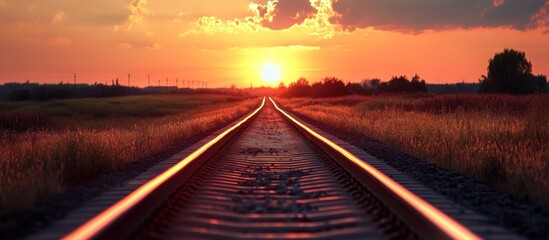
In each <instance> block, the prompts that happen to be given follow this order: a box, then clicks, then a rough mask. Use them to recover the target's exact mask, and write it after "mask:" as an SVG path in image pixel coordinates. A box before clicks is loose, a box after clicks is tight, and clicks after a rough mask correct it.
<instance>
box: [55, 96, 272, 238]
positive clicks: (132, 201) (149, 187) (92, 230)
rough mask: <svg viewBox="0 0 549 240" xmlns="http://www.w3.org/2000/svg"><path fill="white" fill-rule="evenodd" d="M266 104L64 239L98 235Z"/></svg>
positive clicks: (263, 102) (262, 104)
mask: <svg viewBox="0 0 549 240" xmlns="http://www.w3.org/2000/svg"><path fill="white" fill-rule="evenodd" d="M264 105H265V98H263V100H262V102H261V105H260V106H259V107H258V108H257V109H256V110H255V111H254V112H253V113H251V114H250V115H248V116H247V117H246V118H244V119H243V120H242V121H240V122H238V123H237V124H236V125H234V126H232V127H231V128H229V129H228V130H226V131H225V132H223V133H221V134H220V135H219V136H217V137H216V138H214V139H213V140H211V141H209V142H208V143H206V144H205V145H203V146H202V147H200V148H199V149H198V150H196V151H194V152H193V153H191V154H190V155H189V156H187V157H186V158H184V159H183V160H181V161H180V162H179V163H177V164H176V165H174V166H173V167H171V168H170V169H168V170H166V171H165V172H164V173H162V174H161V175H159V176H157V177H155V178H154V179H152V180H151V181H149V182H147V183H145V184H144V185H143V186H141V187H139V188H138V189H137V190H135V191H133V192H132V193H131V194H130V195H128V196H126V197H124V198H123V199H122V200H120V201H118V202H117V203H116V204H114V205H112V206H111V207H109V208H107V209H106V210H104V211H103V212H101V213H100V214H98V215H97V216H95V217H94V218H92V219H91V220H89V221H87V222H86V223H84V224H83V225H81V226H80V227H78V228H77V229H76V230H74V231H73V232H71V233H69V234H68V235H66V236H64V237H63V239H78V240H81V239H91V238H94V237H97V235H98V234H100V233H101V232H102V231H103V230H105V229H106V228H108V226H109V225H110V224H112V223H114V222H115V221H116V220H117V219H118V218H119V217H121V216H122V215H124V214H125V213H126V212H127V211H128V210H130V209H131V208H132V207H134V206H135V205H137V204H138V203H139V202H140V201H141V200H143V199H144V198H146V197H147V196H148V195H149V194H150V193H152V192H153V191H154V190H156V189H157V188H158V187H159V186H161V185H162V184H163V183H164V182H166V181H167V180H168V179H170V178H171V177H173V176H174V175H176V174H177V173H178V172H179V171H181V170H182V169H183V168H185V166H187V165H188V164H189V163H191V162H192V161H193V160H195V159H196V158H198V157H199V156H200V155H201V154H203V153H204V152H206V151H208V150H209V149H210V147H211V146H213V145H214V144H215V143H217V142H219V141H220V140H221V139H222V138H224V137H225V136H226V135H227V134H229V133H231V132H232V131H234V130H235V129H237V128H238V127H240V126H241V125H242V124H244V123H245V122H246V121H248V120H249V119H250V118H252V117H253V116H254V115H255V114H257V113H258V112H259V110H261V108H263V106H264Z"/></svg>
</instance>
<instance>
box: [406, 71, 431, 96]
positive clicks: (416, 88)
mask: <svg viewBox="0 0 549 240" xmlns="http://www.w3.org/2000/svg"><path fill="white" fill-rule="evenodd" d="M410 92H413V93H419V92H427V85H426V84H425V80H423V79H421V78H420V77H419V76H418V75H417V74H416V75H415V76H414V77H413V78H412V81H411V82H410Z"/></svg>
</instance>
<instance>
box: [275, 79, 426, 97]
mask: <svg viewBox="0 0 549 240" xmlns="http://www.w3.org/2000/svg"><path fill="white" fill-rule="evenodd" d="M279 90H281V91H282V96H285V97H316V98H318V97H320V98H322V97H339V96H345V95H351V94H361V95H368V94H379V93H425V92H427V85H426V83H425V80H423V79H421V77H419V76H418V75H415V76H414V77H412V79H408V77H406V76H398V77H397V76H395V77H393V78H391V79H390V80H389V81H387V82H382V81H381V80H380V79H365V80H363V81H362V82H360V83H351V82H348V83H345V82H343V80H341V79H339V78H336V77H326V78H324V79H322V80H321V81H319V82H314V83H312V84H310V83H309V81H308V80H307V79H305V78H299V79H298V80H297V81H295V82H292V83H290V84H289V85H288V86H287V87H286V85H285V84H284V83H281V84H280V85H279Z"/></svg>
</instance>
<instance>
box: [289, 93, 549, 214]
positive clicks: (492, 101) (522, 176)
mask: <svg viewBox="0 0 549 240" xmlns="http://www.w3.org/2000/svg"><path fill="white" fill-rule="evenodd" d="M278 101H279V102H280V103H281V105H283V106H284V107H285V108H287V109H290V110H292V111H294V112H297V113H300V114H302V115H303V116H306V117H308V118H310V119H313V120H316V121H319V122H322V123H325V124H327V125H328V126H331V127H334V128H339V129H344V130H347V131H350V132H357V133H360V134H362V135H366V136H369V137H372V138H374V139H377V140H379V141H381V142H384V143H387V144H389V145H392V146H394V147H397V148H400V149H403V150H404V151H406V152H408V153H410V154H412V155H415V156H418V157H421V158H423V159H425V160H427V161H429V162H431V163H435V164H437V165H438V166H441V167H443V168H446V169H450V170H453V171H456V172H458V173H461V174H464V175H468V176H472V177H474V178H476V179H479V180H481V181H483V182H486V183H488V184H490V185H492V186H495V187H498V188H500V189H504V190H506V191H510V192H512V193H515V194H519V195H527V196H529V197H530V198H531V199H533V200H534V201H535V202H537V203H538V204H540V205H542V206H544V207H545V208H548V207H549V205H547V203H548V202H549V193H548V192H547V189H549V182H548V181H547V179H549V162H547V160H548V159H549V146H548V142H549V128H548V125H547V123H548V122H549V115H548V114H547V112H548V110H549V109H548V106H549V105H548V104H547V103H548V102H549V99H548V98H547V97H546V96H526V97H513V96H502V95H480V96H479V95H451V96H400V97H399V96H396V97H395V96H393V97H358V96H352V97H342V98H333V99H324V100H313V99H278Z"/></svg>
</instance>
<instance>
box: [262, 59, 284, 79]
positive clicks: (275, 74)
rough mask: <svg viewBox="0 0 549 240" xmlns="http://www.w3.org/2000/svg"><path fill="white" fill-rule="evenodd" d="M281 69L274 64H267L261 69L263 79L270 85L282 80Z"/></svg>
mask: <svg viewBox="0 0 549 240" xmlns="http://www.w3.org/2000/svg"><path fill="white" fill-rule="evenodd" d="M280 76H281V72H280V67H279V66H278V65H276V64H274V63H269V64H265V66H263V68H262V69H261V78H262V79H263V80H264V81H265V82H268V83H275V82H277V81H279V80H280Z"/></svg>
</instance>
